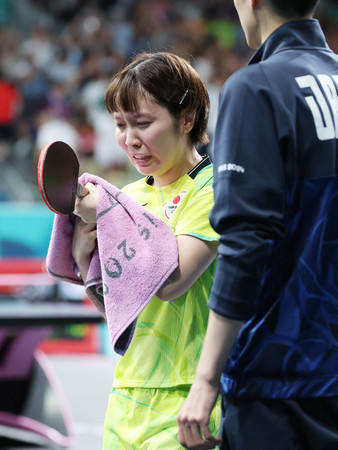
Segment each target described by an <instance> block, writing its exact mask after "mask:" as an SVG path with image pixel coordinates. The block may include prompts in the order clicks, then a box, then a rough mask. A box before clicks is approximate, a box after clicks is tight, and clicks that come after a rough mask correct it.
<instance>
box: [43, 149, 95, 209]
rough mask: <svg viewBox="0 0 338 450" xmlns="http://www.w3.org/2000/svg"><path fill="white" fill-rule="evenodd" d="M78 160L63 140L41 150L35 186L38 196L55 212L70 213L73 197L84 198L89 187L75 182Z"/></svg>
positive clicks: (73, 202) (77, 172) (76, 179)
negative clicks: (38, 192)
mask: <svg viewBox="0 0 338 450" xmlns="http://www.w3.org/2000/svg"><path fill="white" fill-rule="evenodd" d="M79 168H80V164H79V160H78V159H77V156H76V154H75V152H74V150H73V149H72V148H71V147H70V146H69V145H68V144H66V143H65V142H62V141H53V142H50V143H49V144H47V145H45V146H44V147H43V149H42V150H41V153H40V156H39V160H38V185H39V190H40V194H41V197H42V199H43V201H44V202H45V204H46V205H47V206H48V208H49V209H50V210H52V211H53V212H55V213H57V214H71V213H72V212H73V210H74V205H75V199H76V196H78V197H84V196H85V195H87V194H88V192H89V191H88V190H87V189H86V188H85V187H84V186H82V185H81V184H79V183H78V177H79Z"/></svg>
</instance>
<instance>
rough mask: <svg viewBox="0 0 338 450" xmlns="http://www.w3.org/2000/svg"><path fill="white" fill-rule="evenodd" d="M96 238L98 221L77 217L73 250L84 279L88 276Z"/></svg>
mask: <svg viewBox="0 0 338 450" xmlns="http://www.w3.org/2000/svg"><path fill="white" fill-rule="evenodd" d="M96 238H97V231H96V223H85V222H83V220H81V219H80V218H79V217H77V218H76V222H75V226H74V233H73V245H72V252H73V257H74V260H75V262H76V264H77V266H78V268H79V271H80V273H81V276H82V279H83V280H84V281H85V280H86V278H87V273H88V269H89V265H90V262H91V259H92V256H93V252H94V250H95V246H96Z"/></svg>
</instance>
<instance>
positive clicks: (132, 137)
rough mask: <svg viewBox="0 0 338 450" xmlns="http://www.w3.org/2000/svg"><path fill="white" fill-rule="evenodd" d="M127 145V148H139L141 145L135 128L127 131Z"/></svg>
mask: <svg viewBox="0 0 338 450" xmlns="http://www.w3.org/2000/svg"><path fill="white" fill-rule="evenodd" d="M126 145H127V147H134V146H137V147H139V146H140V145H141V142H140V139H139V137H138V135H137V130H135V129H134V128H128V129H127V130H126Z"/></svg>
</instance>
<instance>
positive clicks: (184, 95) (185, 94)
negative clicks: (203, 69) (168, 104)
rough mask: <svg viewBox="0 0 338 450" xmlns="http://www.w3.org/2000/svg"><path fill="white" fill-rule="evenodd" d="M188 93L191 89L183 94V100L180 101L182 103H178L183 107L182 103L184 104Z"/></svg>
mask: <svg viewBox="0 0 338 450" xmlns="http://www.w3.org/2000/svg"><path fill="white" fill-rule="evenodd" d="M188 92H189V89H187V90H186V91H185V93H184V94H183V96H182V98H181V100H180V101H179V102H178V104H179V105H182V103H183V100H184V99H185V97H186V96H187V94H188Z"/></svg>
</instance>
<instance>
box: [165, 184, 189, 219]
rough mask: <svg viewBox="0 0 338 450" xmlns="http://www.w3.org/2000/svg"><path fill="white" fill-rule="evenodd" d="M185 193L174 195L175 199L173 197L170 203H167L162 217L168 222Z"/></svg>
mask: <svg viewBox="0 0 338 450" xmlns="http://www.w3.org/2000/svg"><path fill="white" fill-rule="evenodd" d="M186 193H187V191H183V192H181V193H180V194H178V195H176V197H174V198H173V199H172V200H171V202H169V203H167V205H166V207H165V210H164V215H165V216H166V218H167V219H168V220H169V219H171V218H172V215H173V214H174V212H175V211H176V209H177V207H178V205H179V204H180V203H181V201H182V199H183V198H184V197H185V195H186Z"/></svg>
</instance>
